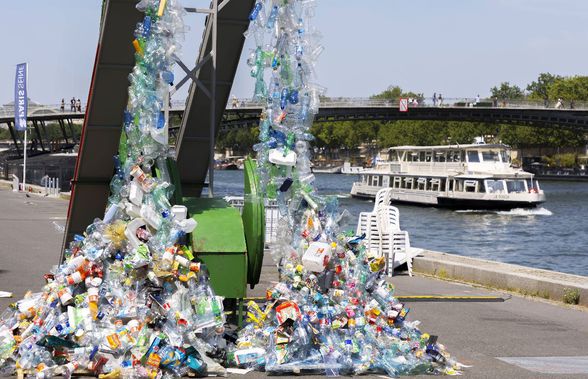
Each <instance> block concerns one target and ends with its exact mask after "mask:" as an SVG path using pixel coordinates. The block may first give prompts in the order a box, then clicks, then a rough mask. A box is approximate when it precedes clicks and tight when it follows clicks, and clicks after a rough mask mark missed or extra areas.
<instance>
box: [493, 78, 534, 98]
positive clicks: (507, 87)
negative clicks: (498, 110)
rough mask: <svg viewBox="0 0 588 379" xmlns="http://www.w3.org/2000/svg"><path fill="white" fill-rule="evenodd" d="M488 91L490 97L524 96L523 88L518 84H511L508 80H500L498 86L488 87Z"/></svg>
mask: <svg viewBox="0 0 588 379" xmlns="http://www.w3.org/2000/svg"><path fill="white" fill-rule="evenodd" d="M490 92H491V93H492V97H495V98H497V99H500V100H517V99H522V98H524V97H525V94H524V93H523V90H522V89H521V88H520V87H519V86H517V85H515V84H512V85H511V84H510V83H509V82H502V83H500V87H492V88H490Z"/></svg>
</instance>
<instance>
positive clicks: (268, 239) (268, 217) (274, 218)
mask: <svg viewBox="0 0 588 379" xmlns="http://www.w3.org/2000/svg"><path fill="white" fill-rule="evenodd" d="M224 199H225V201H226V202H227V203H229V204H230V205H231V206H233V207H235V208H237V209H239V212H241V213H242V212H243V206H244V205H245V199H244V198H243V196H225V197H224ZM279 218H280V212H279V211H278V203H277V201H276V200H266V202H265V243H266V245H267V244H270V243H273V242H275V241H276V233H277V227H278V219H279Z"/></svg>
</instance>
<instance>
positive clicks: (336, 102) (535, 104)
mask: <svg viewBox="0 0 588 379" xmlns="http://www.w3.org/2000/svg"><path fill="white" fill-rule="evenodd" d="M185 104H186V103H185V100H174V101H172V103H171V110H173V111H181V110H183V109H184V107H185ZM263 106H264V104H263V103H262V102H259V101H254V100H252V99H233V98H231V99H229V101H228V102H227V104H226V109H239V108H244V109H252V108H262V107H263ZM398 106H399V100H389V99H373V98H367V97H366V98H362V97H324V98H322V99H321V107H324V108H398ZM434 106H435V107H439V108H465V107H471V108H512V109H561V110H588V102H587V101H576V100H564V101H563V104H562V105H561V106H559V105H558V103H557V101H553V100H551V101H548V102H545V101H543V100H529V99H518V100H509V99H499V100H493V99H481V100H480V101H479V102H476V99H475V98H471V97H451V98H443V100H442V101H440V100H438V101H437V102H436V104H433V100H432V98H426V99H421V100H420V101H417V100H416V99H413V101H412V102H409V104H408V107H409V108H413V107H434ZM85 110H86V104H83V105H82V113H83V112H84V111H85ZM76 113H77V114H79V113H80V112H79V111H76V112H73V111H71V109H70V105H69V104H66V106H65V108H64V110H63V111H62V110H61V106H60V104H47V105H40V106H39V105H33V106H29V110H28V116H29V117H30V116H45V115H56V116H58V115H66V114H67V115H69V114H76ZM12 116H14V109H13V108H12V107H10V106H4V107H0V118H6V117H12Z"/></svg>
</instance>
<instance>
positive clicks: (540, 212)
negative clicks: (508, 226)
mask: <svg viewBox="0 0 588 379" xmlns="http://www.w3.org/2000/svg"><path fill="white" fill-rule="evenodd" d="M455 212H456V213H494V214H497V215H501V216H551V215H553V212H551V211H550V210H549V209H546V208H543V207H540V208H514V209H511V210H509V211H492V210H484V209H464V210H457V211H455Z"/></svg>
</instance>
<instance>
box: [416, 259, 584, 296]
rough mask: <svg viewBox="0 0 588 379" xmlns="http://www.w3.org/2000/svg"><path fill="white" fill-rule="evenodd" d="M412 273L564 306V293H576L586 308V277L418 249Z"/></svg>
mask: <svg viewBox="0 0 588 379" xmlns="http://www.w3.org/2000/svg"><path fill="white" fill-rule="evenodd" d="M413 270H414V271H415V272H419V273H422V274H427V275H431V276H434V277H436V278H439V279H450V280H458V281H463V282H467V283H473V284H478V285H482V286H485V287H490V288H496V289H500V290H506V291H509V292H515V293H519V294H522V295H526V296H533V297H539V298H543V299H548V300H552V301H557V302H561V303H564V293H565V291H577V292H578V294H579V303H578V305H580V306H584V307H588V277H584V276H579V275H572V274H566V273H562V272H557V271H549V270H542V269H535V268H530V267H526V266H519V265H514V264H509V263H502V262H495V261H489V260H485V259H477V258H471V257H465V256H460V255H455V254H448V253H441V252H437V251H432V250H426V249H422V251H421V252H420V253H419V254H418V256H416V257H415V258H414V260H413Z"/></svg>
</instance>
